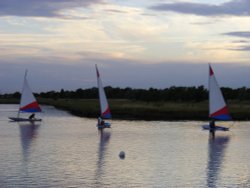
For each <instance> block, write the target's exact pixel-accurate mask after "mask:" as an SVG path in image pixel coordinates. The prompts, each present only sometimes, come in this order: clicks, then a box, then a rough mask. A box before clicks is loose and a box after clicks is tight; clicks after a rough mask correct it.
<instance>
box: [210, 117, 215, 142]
mask: <svg viewBox="0 0 250 188" xmlns="http://www.w3.org/2000/svg"><path fill="white" fill-rule="evenodd" d="M209 131H210V134H211V136H212V138H214V136H215V121H214V119H212V120H211V121H210V122H209Z"/></svg>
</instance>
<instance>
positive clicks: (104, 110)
mask: <svg viewBox="0 0 250 188" xmlns="http://www.w3.org/2000/svg"><path fill="white" fill-rule="evenodd" d="M95 67H96V75H97V85H98V92H99V101H100V107H101V117H102V118H105V119H109V118H111V113H110V109H109V105H108V101H107V97H106V94H105V91H104V89H103V86H102V80H101V78H100V74H99V71H98V68H97V65H95Z"/></svg>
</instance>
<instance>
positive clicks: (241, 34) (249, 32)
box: [223, 31, 250, 38]
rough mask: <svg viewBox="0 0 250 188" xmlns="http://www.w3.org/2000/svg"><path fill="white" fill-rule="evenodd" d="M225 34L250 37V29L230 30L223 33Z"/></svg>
mask: <svg viewBox="0 0 250 188" xmlns="http://www.w3.org/2000/svg"><path fill="white" fill-rule="evenodd" d="M223 35H229V36H234V37H241V38H250V31H235V32H228V33H223Z"/></svg>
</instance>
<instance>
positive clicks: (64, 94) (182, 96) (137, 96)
mask: <svg viewBox="0 0 250 188" xmlns="http://www.w3.org/2000/svg"><path fill="white" fill-rule="evenodd" d="M105 92H106V95H107V97H108V98H109V99H130V100H139V101H175V102H185V101H186V102H190V101H193V102H200V101H204V100H208V91H207V89H205V88H204V86H198V87H175V86H172V87H169V88H166V89H155V88H149V89H132V88H130V87H127V88H119V87H116V88H113V87H110V86H107V87H105ZM222 92H223V95H224V96H225V98H226V99H227V100H250V89H249V88H246V87H242V88H237V89H232V88H222ZM35 95H36V96H37V97H41V98H52V99H55V100H56V99H58V98H65V99H97V98H98V89H97V88H96V87H93V88H89V89H77V90H75V91H67V90H64V89H61V91H48V92H41V93H36V94H35ZM0 98H6V99H8V98H20V93H19V92H15V93H12V94H1V95H0Z"/></svg>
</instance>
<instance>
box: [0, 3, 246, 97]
mask: <svg viewBox="0 0 250 188" xmlns="http://www.w3.org/2000/svg"><path fill="white" fill-rule="evenodd" d="M249 18H250V1H249V0H231V1H230V0H203V1H200V0H136V1H135V0H60V1H55V0H4V1H0V64H1V66H0V67H1V68H0V93H5V92H13V91H19V90H20V88H21V87H22V81H23V75H24V71H25V69H28V71H29V72H28V80H29V82H30V85H31V87H32V90H33V91H35V92H40V91H48V90H60V89H61V88H63V89H66V90H75V89H78V88H89V87H95V86H96V75H95V69H94V65H95V64H98V67H99V71H100V74H101V77H102V80H103V84H104V85H111V86H113V87H133V88H149V87H155V88H166V87H170V86H173V85H175V86H198V85H204V86H207V78H208V63H212V66H213V68H214V72H215V74H216V76H217V79H218V82H219V84H220V85H221V86H224V87H234V88H236V87H242V86H246V87H250V79H249V78H250V22H249Z"/></svg>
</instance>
